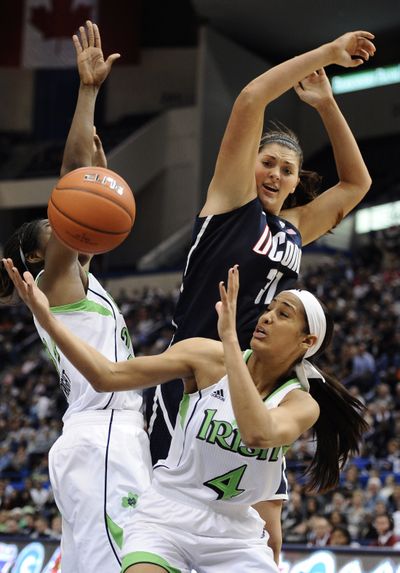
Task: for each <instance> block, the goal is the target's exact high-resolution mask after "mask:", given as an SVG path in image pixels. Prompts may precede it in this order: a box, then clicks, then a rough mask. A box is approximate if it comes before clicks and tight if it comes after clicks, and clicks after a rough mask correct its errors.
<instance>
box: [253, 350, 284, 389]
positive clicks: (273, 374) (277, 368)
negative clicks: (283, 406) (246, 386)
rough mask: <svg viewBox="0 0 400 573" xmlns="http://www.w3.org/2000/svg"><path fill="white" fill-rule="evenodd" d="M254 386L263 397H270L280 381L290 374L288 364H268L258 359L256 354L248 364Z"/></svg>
mask: <svg viewBox="0 0 400 573" xmlns="http://www.w3.org/2000/svg"><path fill="white" fill-rule="evenodd" d="M247 366H248V368H249V372H250V374H251V377H252V379H253V381H254V384H255V386H256V388H257V390H258V392H259V394H260V395H261V396H268V395H269V394H270V393H271V392H272V390H273V389H274V388H275V387H276V384H277V383H278V382H279V380H282V378H284V376H285V375H287V374H288V369H289V368H288V365H287V364H283V363H281V364H272V363H269V364H267V363H266V362H264V361H260V360H258V359H257V357H256V356H254V354H253V355H252V356H251V357H250V358H249V361H248V363H247Z"/></svg>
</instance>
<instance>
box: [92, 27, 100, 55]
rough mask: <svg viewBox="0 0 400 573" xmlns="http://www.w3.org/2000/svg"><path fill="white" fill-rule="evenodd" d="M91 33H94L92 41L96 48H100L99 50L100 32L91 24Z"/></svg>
mask: <svg viewBox="0 0 400 573" xmlns="http://www.w3.org/2000/svg"><path fill="white" fill-rule="evenodd" d="M93 33H94V41H95V46H96V48H100V50H101V36H100V30H99V27H98V25H97V24H93Z"/></svg>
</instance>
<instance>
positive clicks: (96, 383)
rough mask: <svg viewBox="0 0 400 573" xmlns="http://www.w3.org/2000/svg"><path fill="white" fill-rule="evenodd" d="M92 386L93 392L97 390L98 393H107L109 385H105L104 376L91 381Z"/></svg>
mask: <svg viewBox="0 0 400 573" xmlns="http://www.w3.org/2000/svg"><path fill="white" fill-rule="evenodd" d="M90 384H91V386H92V387H93V390H96V392H107V387H106V386H107V385H106V384H105V381H104V379H103V377H102V376H100V377H97V378H93V379H92V380H90Z"/></svg>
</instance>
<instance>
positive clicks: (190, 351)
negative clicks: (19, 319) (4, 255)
mask: <svg viewBox="0 0 400 573" xmlns="http://www.w3.org/2000/svg"><path fill="white" fill-rule="evenodd" d="M3 263H4V266H5V268H6V270H7V272H8V274H9V276H10V278H11V280H12V281H13V283H14V285H15V288H16V289H17V291H18V294H19V296H20V298H21V299H22V300H23V301H24V302H25V304H26V305H27V306H28V307H29V308H30V310H31V311H32V313H33V314H34V315H35V317H36V319H37V320H38V321H39V323H40V324H41V326H42V327H43V328H44V329H45V330H46V331H47V332H48V333H49V335H50V336H51V338H52V340H54V342H55V344H56V346H57V347H58V348H59V349H60V350H61V352H62V353H63V354H64V355H65V356H66V357H67V358H68V360H70V362H71V363H72V364H73V365H74V366H75V368H77V369H78V370H79V371H80V372H81V373H82V374H83V375H84V376H85V378H86V379H87V380H88V381H89V382H90V384H91V385H92V386H93V387H94V389H95V390H97V391H98V392H115V391H116V392H118V391H123V390H130V389H135V388H146V387H151V386H154V385H155V384H158V383H161V382H166V381H168V380H172V379H174V378H191V377H193V370H194V368H195V367H196V364H192V361H193V357H194V356H195V354H196V347H197V346H198V339H194V341H193V340H185V341H183V342H180V343H177V344H175V345H174V346H172V347H171V348H169V349H168V350H167V351H165V352H164V353H162V354H158V355H156V356H146V357H139V358H135V360H126V361H123V362H111V361H110V360H108V359H107V358H105V357H104V356H103V355H102V354H101V353H100V352H97V350H95V348H93V347H91V346H90V345H89V344H87V343H86V342H84V341H83V340H81V339H80V338H78V337H77V336H75V335H74V334H73V333H72V332H71V331H70V330H69V329H68V328H67V327H66V326H64V325H63V324H62V322H61V321H59V320H57V318H56V317H55V316H54V315H53V314H52V313H51V312H50V308H49V301H48V299H47V297H46V295H45V294H44V293H43V292H42V291H41V290H40V289H39V288H38V287H37V285H36V284H35V281H34V279H33V277H32V275H31V274H30V273H28V272H26V273H24V279H23V278H22V277H21V275H20V274H19V272H18V270H17V269H16V268H15V267H14V266H13V262H12V260H11V259H3Z"/></svg>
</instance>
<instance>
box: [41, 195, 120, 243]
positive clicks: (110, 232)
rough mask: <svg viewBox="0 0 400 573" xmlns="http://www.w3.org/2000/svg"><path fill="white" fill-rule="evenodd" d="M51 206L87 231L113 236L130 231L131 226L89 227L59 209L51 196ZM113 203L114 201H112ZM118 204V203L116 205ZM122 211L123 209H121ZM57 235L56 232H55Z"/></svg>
mask: <svg viewBox="0 0 400 573" xmlns="http://www.w3.org/2000/svg"><path fill="white" fill-rule="evenodd" d="M49 202H50V203H51V204H52V206H53V208H54V209H55V210H56V211H58V212H59V213H60V214H61V215H63V217H65V218H66V219H68V220H70V221H72V222H73V223H75V224H76V225H80V226H81V227H84V229H87V230H88V231H95V232H96V233H103V234H105V235H113V236H118V235H126V234H127V233H129V232H130V230H131V227H130V228H129V229H127V230H126V231H106V230H104V229H96V227H91V226H89V225H88V224H87V223H86V222H85V223H82V221H77V220H76V219H74V218H73V217H71V215H70V214H69V213H66V212H65V211H63V210H62V209H60V207H58V206H57V205H56V204H55V203H54V201H53V199H52V197H50V201H49ZM113 203H114V201H113ZM115 204H116V205H118V203H115ZM118 206H119V205H118ZM123 211H124V212H126V211H125V209H123ZM56 235H57V233H56Z"/></svg>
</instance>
